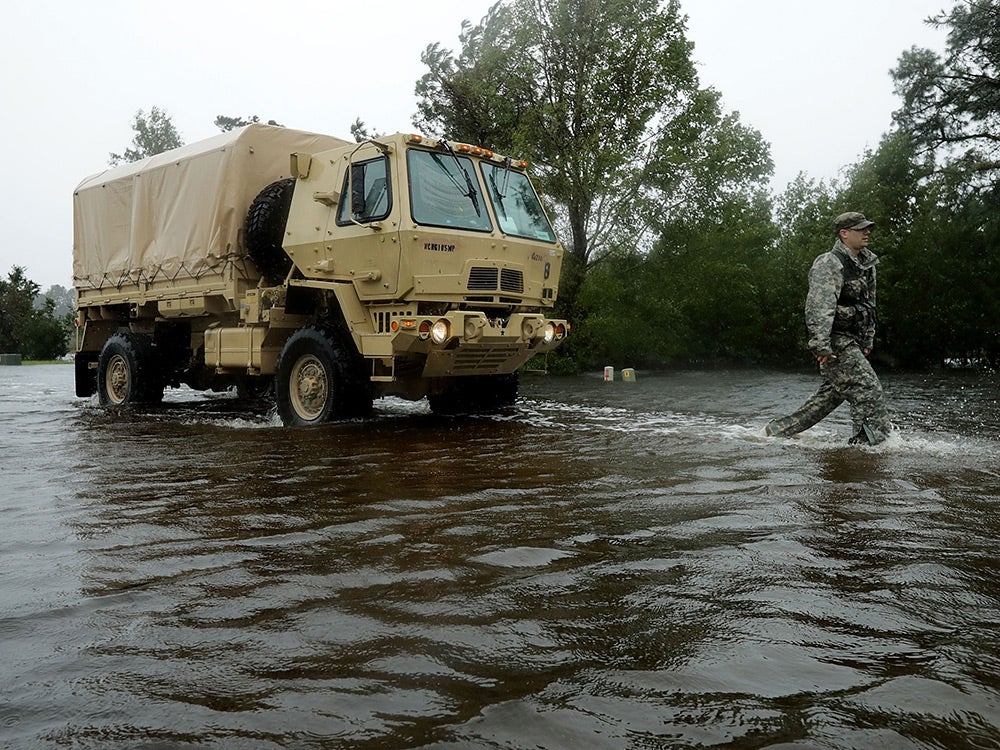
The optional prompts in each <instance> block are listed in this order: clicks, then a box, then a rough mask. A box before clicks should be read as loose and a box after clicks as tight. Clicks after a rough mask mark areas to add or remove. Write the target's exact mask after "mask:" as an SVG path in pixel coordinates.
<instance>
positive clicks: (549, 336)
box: [542, 323, 556, 344]
mask: <svg viewBox="0 0 1000 750" xmlns="http://www.w3.org/2000/svg"><path fill="white" fill-rule="evenodd" d="M555 338H556V324H555V323H549V324H548V325H546V326H545V333H544V334H542V340H543V341H545V343H546V344H551V343H552V342H553V341H555Z"/></svg>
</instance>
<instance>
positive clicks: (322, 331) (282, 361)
mask: <svg viewBox="0 0 1000 750" xmlns="http://www.w3.org/2000/svg"><path fill="white" fill-rule="evenodd" d="M358 359H359V357H357V355H356V354H354V353H353V352H350V351H349V350H348V349H347V347H346V346H345V345H344V344H342V343H341V341H340V339H339V337H338V336H337V335H336V334H335V333H334V332H333V331H331V330H330V329H329V328H325V327H322V326H307V327H306V328H300V329H299V330H298V331H296V332H295V333H293V334H292V336H291V337H290V338H289V339H288V341H287V342H285V346H284V348H283V349H282V350H281V357H280V358H279V359H278V369H277V372H276V373H275V376H274V395H275V401H276V402H277V405H278V415H279V416H280V417H281V421H282V422H283V423H284V424H285V425H298V426H301V425H314V424H322V423H323V422H328V421H330V420H331V419H343V418H345V417H361V416H366V415H367V414H368V413H369V412H370V411H371V407H372V396H371V392H370V390H369V388H368V386H367V382H366V381H365V380H363V378H362V377H361V372H360V369H361V368H360V366H359V364H360V363H359V362H358Z"/></svg>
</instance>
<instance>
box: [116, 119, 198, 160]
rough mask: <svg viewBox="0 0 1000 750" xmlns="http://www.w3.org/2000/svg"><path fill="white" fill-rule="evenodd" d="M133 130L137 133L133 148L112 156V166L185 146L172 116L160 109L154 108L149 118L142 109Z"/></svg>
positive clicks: (133, 140) (133, 139)
mask: <svg viewBox="0 0 1000 750" xmlns="http://www.w3.org/2000/svg"><path fill="white" fill-rule="evenodd" d="M132 129H133V130H134V131H135V136H134V137H133V138H132V147H131V148H127V149H125V153H124V154H111V155H110V158H109V160H108V163H109V164H110V165H111V166H113V167H114V166H118V165H119V164H123V163H127V162H134V161H139V160H140V159H145V158H147V157H150V156H154V155H155V154H161V153H163V152H164V151H169V150H170V149H172V148H180V147H181V146H183V145H184V142H183V141H182V140H181V137H180V134H179V133H178V132H177V128H175V127H174V123H173V122H172V121H171V119H170V115H169V114H167V113H166V112H165V111H163V110H161V109H159V108H158V107H153V108H152V109H151V110H150V111H149V115H148V116H147V115H146V114H145V113H143V111H142V110H141V109H140V110H139V111H138V112H136V113H135V118H134V119H133V120H132Z"/></svg>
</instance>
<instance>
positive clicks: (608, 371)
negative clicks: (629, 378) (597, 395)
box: [604, 367, 615, 383]
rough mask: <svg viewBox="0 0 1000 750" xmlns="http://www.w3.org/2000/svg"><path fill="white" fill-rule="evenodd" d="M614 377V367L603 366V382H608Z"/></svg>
mask: <svg viewBox="0 0 1000 750" xmlns="http://www.w3.org/2000/svg"><path fill="white" fill-rule="evenodd" d="M614 379H615V368H614V367H605V368H604V382H605V383H610V382H611V381H612V380H614Z"/></svg>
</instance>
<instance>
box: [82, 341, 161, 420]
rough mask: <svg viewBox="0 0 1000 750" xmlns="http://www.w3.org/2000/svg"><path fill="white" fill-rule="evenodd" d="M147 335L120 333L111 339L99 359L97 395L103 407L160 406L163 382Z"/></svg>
mask: <svg viewBox="0 0 1000 750" xmlns="http://www.w3.org/2000/svg"><path fill="white" fill-rule="evenodd" d="M156 365H157V362H156V355H155V354H154V352H153V344H152V342H151V341H150V339H149V337H148V336H142V335H139V334H135V333H127V332H121V333H116V334H113V335H112V336H111V338H109V339H108V340H107V342H106V343H105V344H104V348H103V349H101V356H100V358H99V359H98V360H97V393H98V398H99V399H100V402H101V404H102V405H104V406H126V405H128V404H143V403H145V404H149V403H159V402H160V401H162V400H163V380H162V378H161V376H160V373H159V372H158V371H157V366H156Z"/></svg>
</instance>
